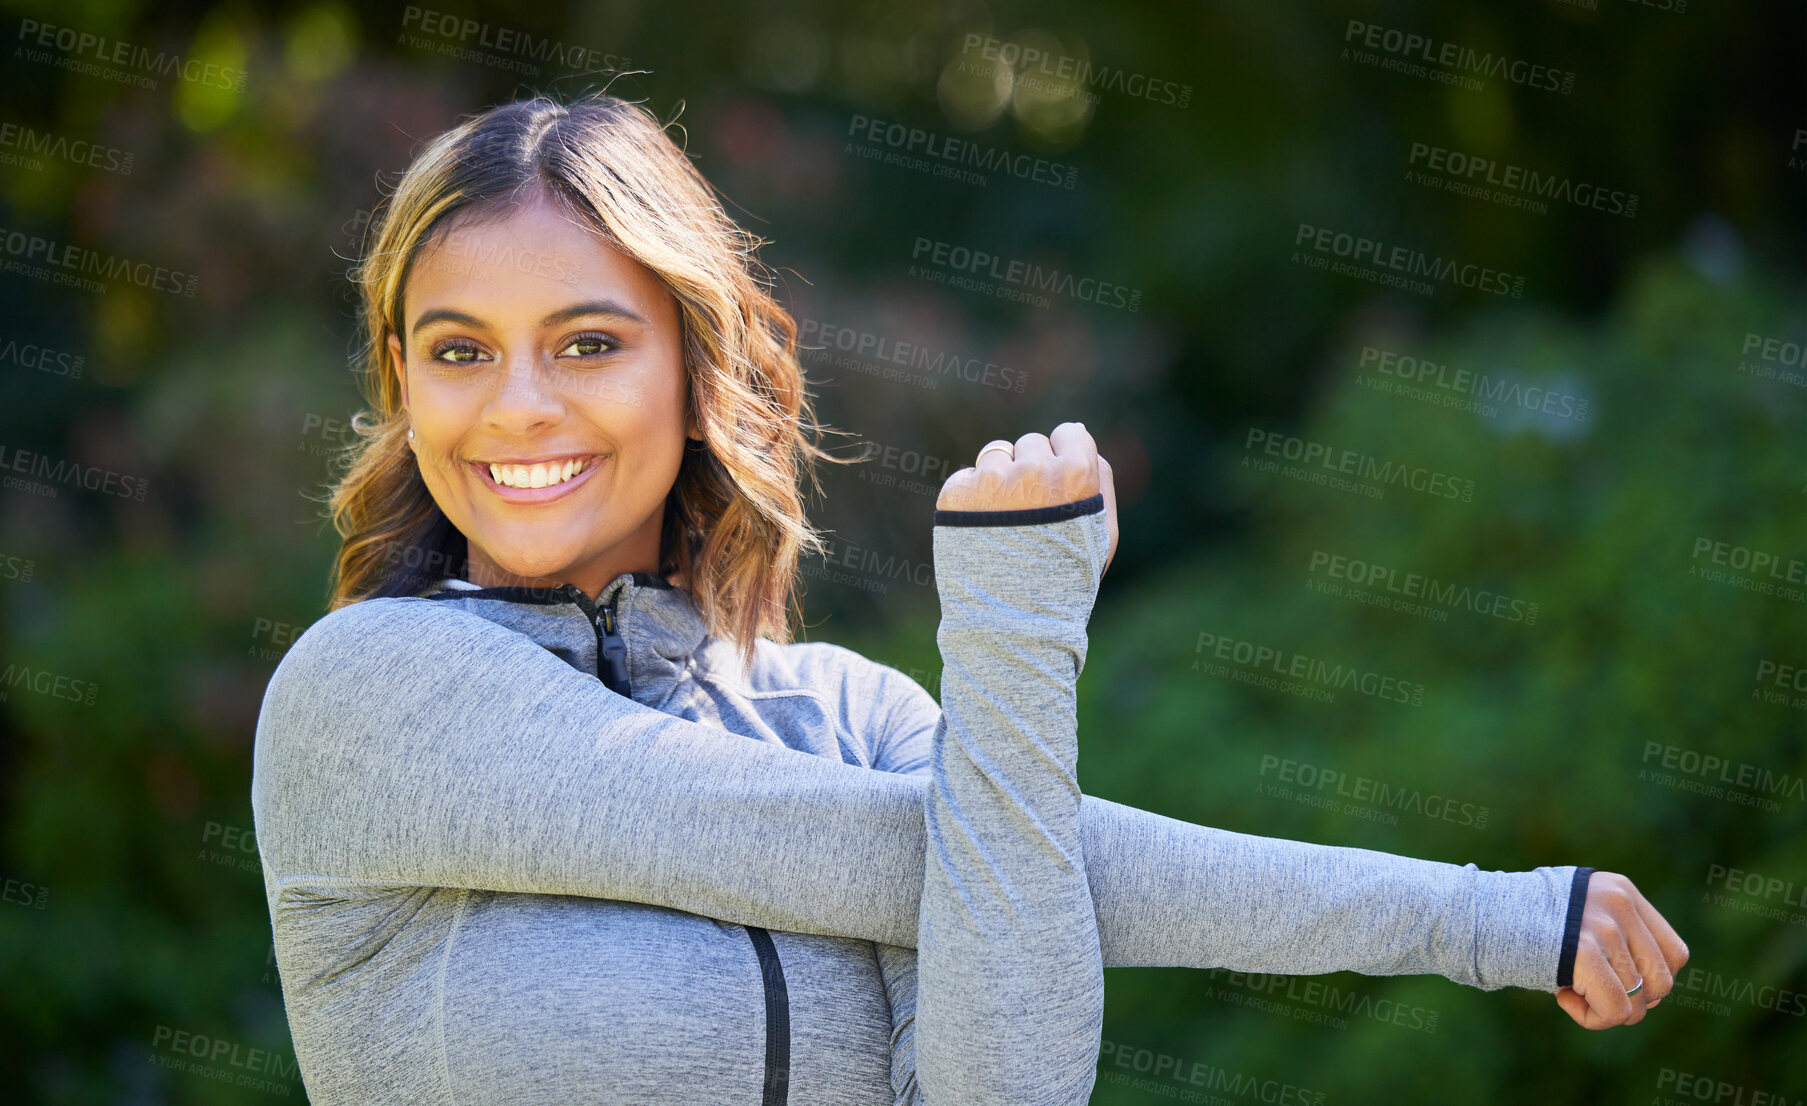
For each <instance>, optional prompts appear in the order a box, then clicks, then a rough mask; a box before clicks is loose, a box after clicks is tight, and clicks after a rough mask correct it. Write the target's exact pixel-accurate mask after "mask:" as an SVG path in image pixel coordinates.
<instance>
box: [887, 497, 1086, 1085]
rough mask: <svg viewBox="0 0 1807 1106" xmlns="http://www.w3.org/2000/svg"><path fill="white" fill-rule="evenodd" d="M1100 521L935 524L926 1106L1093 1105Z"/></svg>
mask: <svg viewBox="0 0 1807 1106" xmlns="http://www.w3.org/2000/svg"><path fill="white" fill-rule="evenodd" d="M1103 508H1104V499H1103V496H1102V495H1094V496H1092V497H1090V499H1086V500H1081V501H1079V502H1078V503H1074V504H1067V505H1065V506H1063V507H1049V508H1042V509H1035V510H1021V511H996V512H949V511H937V512H936V515H935V522H936V525H935V529H934V557H935V582H936V585H937V587H938V589H939V591H940V597H941V625H940V629H939V631H938V632H937V635H936V640H937V642H938V643H939V645H940V647H941V652H942V657H943V660H944V667H943V669H942V677H941V695H942V698H941V708H942V715H941V719H940V722H939V725H938V727H937V731H936V733H935V736H934V741H933V746H932V750H931V773H930V785H929V789H928V794H927V810H926V813H927V832H928V854H927V858H926V861H925V866H926V871H925V878H924V881H923V888H922V906H921V915H920V922H919V926H918V934H917V949H918V963H917V975H916V986H917V995H916V1005H915V1011H914V1046H915V1050H916V1051H915V1056H914V1062H915V1067H916V1080H917V1084H918V1086H919V1088H920V1091H921V1094H922V1095H923V1096H924V1097H926V1100H927V1102H928V1104H929V1106H991V1104H993V1103H999V1102H1034V1103H1044V1104H1047V1106H1059V1104H1065V1103H1072V1104H1083V1103H1085V1102H1086V1101H1088V1100H1089V1099H1090V1097H1091V1093H1092V1084H1093V1082H1094V1080H1095V1079H1096V1076H1097V1070H1098V1051H1099V1039H1100V1034H1101V1032H1102V1031H1103V1026H1104V966H1103V963H1102V961H1101V960H1100V956H1099V945H1098V932H1097V918H1096V913H1095V911H1094V908H1093V904H1092V894H1091V889H1090V887H1089V886H1088V884H1087V882H1086V869H1085V851H1084V844H1083V840H1082V837H1081V834H1080V827H1079V817H1080V801H1081V795H1080V791H1079V780H1078V774H1077V773H1078V712H1077V703H1076V698H1075V691H1076V687H1075V685H1076V683H1077V680H1078V677H1079V672H1080V670H1081V669H1082V668H1083V667H1084V663H1085V652H1086V632H1085V630H1086V621H1087V620H1088V618H1089V617H1090V616H1091V611H1092V605H1093V601H1094V599H1095V598H1096V596H1097V591H1098V581H1099V577H1100V576H1101V575H1102V574H1103V572H1104V561H1105V556H1106V553H1107V551H1108V549H1109V544H1110V534H1109V530H1108V526H1107V523H1106V517H1105V515H1104V513H1103ZM882 966H883V962H882V961H881V967H882ZM895 990H896V988H894V987H891V986H890V985H889V981H887V993H888V994H891V993H892V992H894V991H895ZM897 1015H898V1010H897V1008H896V1007H895V1006H894V1007H893V1028H894V1031H895V1028H896V1025H897V1022H898V1017H897ZM892 1059H893V1071H892V1076H893V1090H894V1091H899V1092H907V1091H908V1089H909V1088H908V1085H907V1083H906V1084H905V1085H904V1086H903V1087H899V1086H898V1080H897V1075H898V1072H897V1066H898V1061H899V1060H900V1059H904V1060H905V1061H906V1062H907V1060H908V1058H900V1057H898V1056H897V1055H896V1054H895V1052H894V1053H893V1058H892ZM905 1101H906V1102H907V1101H909V1100H908V1098H907V1096H905Z"/></svg>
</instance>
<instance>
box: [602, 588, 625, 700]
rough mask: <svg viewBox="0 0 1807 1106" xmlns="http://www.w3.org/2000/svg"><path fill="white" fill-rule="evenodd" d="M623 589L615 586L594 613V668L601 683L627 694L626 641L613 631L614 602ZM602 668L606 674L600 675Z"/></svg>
mask: <svg viewBox="0 0 1807 1106" xmlns="http://www.w3.org/2000/svg"><path fill="white" fill-rule="evenodd" d="M624 590H626V589H625V588H616V589H615V594H614V595H611V596H610V597H609V601H608V602H607V603H605V604H603V607H602V610H600V611H598V612H597V613H596V650H597V651H596V668H597V675H598V676H601V677H602V682H603V683H605V684H607V685H608V686H609V687H610V688H611V689H612V690H614V691H618V692H620V693H621V694H623V695H627V694H628V691H629V687H628V680H627V642H625V641H623V640H622V639H621V635H620V634H618V633H616V632H615V604H616V603H619V602H620V601H621V593H622V592H623V591H624ZM604 669H606V670H607V671H608V675H607V676H603V675H602V672H603V670H604ZM629 697H630V698H632V696H629Z"/></svg>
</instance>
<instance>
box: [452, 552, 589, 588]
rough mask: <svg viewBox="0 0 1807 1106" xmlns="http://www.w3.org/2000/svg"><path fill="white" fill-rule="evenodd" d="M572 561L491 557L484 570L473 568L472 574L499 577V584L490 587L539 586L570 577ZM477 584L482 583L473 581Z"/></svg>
mask: <svg viewBox="0 0 1807 1106" xmlns="http://www.w3.org/2000/svg"><path fill="white" fill-rule="evenodd" d="M571 565H572V561H571V559H570V558H566V557H546V556H532V555H521V556H514V557H510V556H506V555H504V556H497V555H496V554H494V553H493V552H492V553H491V554H490V555H489V564H488V565H487V566H486V567H485V568H484V569H479V568H475V567H473V568H472V570H471V571H472V572H473V573H475V574H480V575H483V576H485V577H499V578H500V579H499V581H498V582H494V583H492V584H491V585H489V586H511V585H512V586H525V585H533V586H539V585H543V584H545V583H547V582H552V583H556V582H559V581H562V580H563V579H564V578H565V577H566V576H567V575H569V572H570V568H571ZM473 582H475V583H480V582H482V581H476V580H473Z"/></svg>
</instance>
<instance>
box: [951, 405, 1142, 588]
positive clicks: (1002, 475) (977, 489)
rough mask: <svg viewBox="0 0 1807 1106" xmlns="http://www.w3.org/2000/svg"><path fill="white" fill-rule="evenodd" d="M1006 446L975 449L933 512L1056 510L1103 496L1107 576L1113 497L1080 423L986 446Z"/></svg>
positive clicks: (1105, 468) (1106, 469) (1105, 467)
mask: <svg viewBox="0 0 1807 1106" xmlns="http://www.w3.org/2000/svg"><path fill="white" fill-rule="evenodd" d="M991 445H1008V446H1011V450H1010V452H1005V451H1004V450H1002V449H992V450H990V452H987V451H986V450H985V449H984V448H982V449H980V451H979V456H978V457H977V458H976V459H975V461H974V464H973V466H972V467H971V468H963V469H961V470H960V471H959V472H956V473H954V474H953V475H952V476H949V477H948V478H947V482H946V483H944V484H942V486H941V495H940V496H939V497H938V498H937V499H936V500H935V509H936V510H938V511H1019V510H1027V509H1030V508H1034V507H1058V506H1060V505H1061V504H1063V503H1073V502H1076V501H1078V500H1081V499H1088V498H1090V497H1091V496H1094V495H1097V494H1099V493H1100V492H1102V493H1103V494H1104V515H1105V522H1106V523H1107V524H1108V526H1109V528H1110V536H1111V544H1110V549H1109V551H1108V552H1107V553H1106V554H1105V558H1104V567H1105V569H1106V570H1107V571H1108V570H1109V569H1110V566H1111V558H1112V557H1115V556H1116V555H1117V491H1116V488H1115V486H1114V485H1113V483H1112V479H1111V466H1110V462H1109V461H1106V460H1105V459H1104V458H1103V457H1100V456H1099V455H1098V447H1097V445H1096V444H1095V443H1094V442H1093V441H1092V435H1091V434H1090V433H1089V432H1087V430H1086V428H1085V424H1084V423H1081V422H1063V423H1061V424H1060V425H1059V426H1057V427H1055V428H1054V432H1053V433H1052V434H1024V435H1023V436H1022V437H1020V438H1018V439H1017V440H1016V441H1015V442H1014V443H1011V442H1008V441H1005V440H1004V439H1002V438H998V439H995V440H994V441H992V442H987V443H986V446H987V447H989V446H991Z"/></svg>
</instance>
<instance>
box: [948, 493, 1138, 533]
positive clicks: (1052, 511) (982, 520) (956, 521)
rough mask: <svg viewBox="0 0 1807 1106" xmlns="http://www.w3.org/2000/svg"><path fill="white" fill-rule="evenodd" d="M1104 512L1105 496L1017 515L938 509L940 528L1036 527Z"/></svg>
mask: <svg viewBox="0 0 1807 1106" xmlns="http://www.w3.org/2000/svg"><path fill="white" fill-rule="evenodd" d="M1102 510H1104V493H1103V492H1094V493H1092V494H1091V495H1089V496H1087V497H1086V498H1084V499H1077V500H1074V501H1073V502H1071V503H1061V504H1057V505H1055V506H1053V507H1025V508H1023V509H1022V510H1016V511H943V510H941V509H940V508H936V509H935V523H934V524H935V525H936V526H1033V525H1036V524H1038V523H1043V522H1058V521H1060V520H1061V519H1068V518H1078V517H1080V516H1081V515H1092V514H1097V513H1098V512H1099V511H1102Z"/></svg>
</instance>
